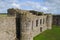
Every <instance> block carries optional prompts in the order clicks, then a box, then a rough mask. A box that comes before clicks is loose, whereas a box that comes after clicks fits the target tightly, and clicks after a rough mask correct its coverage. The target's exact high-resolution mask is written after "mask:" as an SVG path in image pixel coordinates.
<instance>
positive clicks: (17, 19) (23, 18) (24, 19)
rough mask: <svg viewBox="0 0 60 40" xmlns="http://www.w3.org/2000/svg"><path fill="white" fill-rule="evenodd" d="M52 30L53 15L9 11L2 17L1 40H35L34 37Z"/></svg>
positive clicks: (0, 24) (0, 22)
mask: <svg viewBox="0 0 60 40" xmlns="http://www.w3.org/2000/svg"><path fill="white" fill-rule="evenodd" d="M51 28H52V15H51V14H39V15H38V12H37V13H33V12H31V11H27V10H19V9H13V8H12V9H8V13H7V16H3V17H0V40H33V37H35V36H36V35H38V34H40V33H42V32H43V31H45V30H47V29H51Z"/></svg>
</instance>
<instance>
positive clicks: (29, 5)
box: [0, 0, 60, 14]
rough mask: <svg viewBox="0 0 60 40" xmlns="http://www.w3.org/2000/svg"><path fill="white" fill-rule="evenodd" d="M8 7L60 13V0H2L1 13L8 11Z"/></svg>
mask: <svg viewBox="0 0 60 40" xmlns="http://www.w3.org/2000/svg"><path fill="white" fill-rule="evenodd" d="M8 8H19V9H23V10H36V11H42V12H46V13H53V14H60V0H0V13H5V12H7V9H8Z"/></svg>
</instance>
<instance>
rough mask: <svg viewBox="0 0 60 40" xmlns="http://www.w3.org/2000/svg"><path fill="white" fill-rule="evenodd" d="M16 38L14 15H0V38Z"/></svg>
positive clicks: (11, 39) (10, 39)
mask: <svg viewBox="0 0 60 40" xmlns="http://www.w3.org/2000/svg"><path fill="white" fill-rule="evenodd" d="M15 39H16V20H15V17H8V16H6V17H0V40H15Z"/></svg>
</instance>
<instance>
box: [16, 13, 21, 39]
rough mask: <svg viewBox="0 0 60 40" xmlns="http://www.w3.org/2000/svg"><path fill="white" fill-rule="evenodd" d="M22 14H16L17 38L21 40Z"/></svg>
mask: <svg viewBox="0 0 60 40" xmlns="http://www.w3.org/2000/svg"><path fill="white" fill-rule="evenodd" d="M20 22H21V16H20V15H19V14H17V15H16V38H17V39H16V40H20V38H21V33H20V31H21V30H20V29H21V23H20Z"/></svg>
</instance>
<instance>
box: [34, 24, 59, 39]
mask: <svg viewBox="0 0 60 40" xmlns="http://www.w3.org/2000/svg"><path fill="white" fill-rule="evenodd" d="M34 40H60V26H55V25H54V26H53V27H52V29H51V30H46V31H44V32H42V33H41V34H39V35H37V36H36V37H34Z"/></svg>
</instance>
